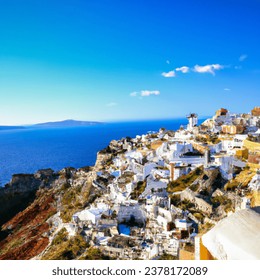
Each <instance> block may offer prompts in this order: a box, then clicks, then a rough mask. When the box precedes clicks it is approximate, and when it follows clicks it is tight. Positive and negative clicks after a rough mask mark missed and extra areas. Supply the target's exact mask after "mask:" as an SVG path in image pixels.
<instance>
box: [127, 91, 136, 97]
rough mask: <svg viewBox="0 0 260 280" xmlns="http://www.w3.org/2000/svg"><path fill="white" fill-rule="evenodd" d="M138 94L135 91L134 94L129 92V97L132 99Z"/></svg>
mask: <svg viewBox="0 0 260 280" xmlns="http://www.w3.org/2000/svg"><path fill="white" fill-rule="evenodd" d="M137 94H138V92H137V91H134V92H131V93H130V94H129V95H130V96H132V97H134V96H137Z"/></svg>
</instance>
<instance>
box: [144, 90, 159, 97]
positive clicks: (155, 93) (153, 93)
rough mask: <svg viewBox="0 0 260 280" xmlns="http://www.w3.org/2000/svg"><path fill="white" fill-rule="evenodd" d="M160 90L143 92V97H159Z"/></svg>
mask: <svg viewBox="0 0 260 280" xmlns="http://www.w3.org/2000/svg"><path fill="white" fill-rule="evenodd" d="M159 94H160V91H159V90H142V91H141V96H150V95H159Z"/></svg>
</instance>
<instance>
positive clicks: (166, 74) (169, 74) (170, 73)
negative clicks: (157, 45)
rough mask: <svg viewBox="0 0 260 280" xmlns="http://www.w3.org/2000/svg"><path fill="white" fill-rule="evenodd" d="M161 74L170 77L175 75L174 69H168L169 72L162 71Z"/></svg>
mask: <svg viewBox="0 0 260 280" xmlns="http://www.w3.org/2000/svg"><path fill="white" fill-rule="evenodd" d="M162 76H163V77H165V78H172V77H175V72H174V70H172V71H169V72H163V73H162Z"/></svg>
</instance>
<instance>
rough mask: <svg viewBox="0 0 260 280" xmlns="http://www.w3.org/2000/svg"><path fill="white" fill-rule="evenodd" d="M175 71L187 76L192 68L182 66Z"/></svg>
mask: <svg viewBox="0 0 260 280" xmlns="http://www.w3.org/2000/svg"><path fill="white" fill-rule="evenodd" d="M175 70H176V71H179V72H182V73H184V74H185V73H188V72H189V71H190V68H189V67H188V66H182V67H179V68H176V69H175Z"/></svg>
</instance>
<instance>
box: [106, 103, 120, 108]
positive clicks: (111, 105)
mask: <svg viewBox="0 0 260 280" xmlns="http://www.w3.org/2000/svg"><path fill="white" fill-rule="evenodd" d="M117 105H118V104H117V103H115V102H110V103H107V104H106V106H107V107H114V106H117Z"/></svg>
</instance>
